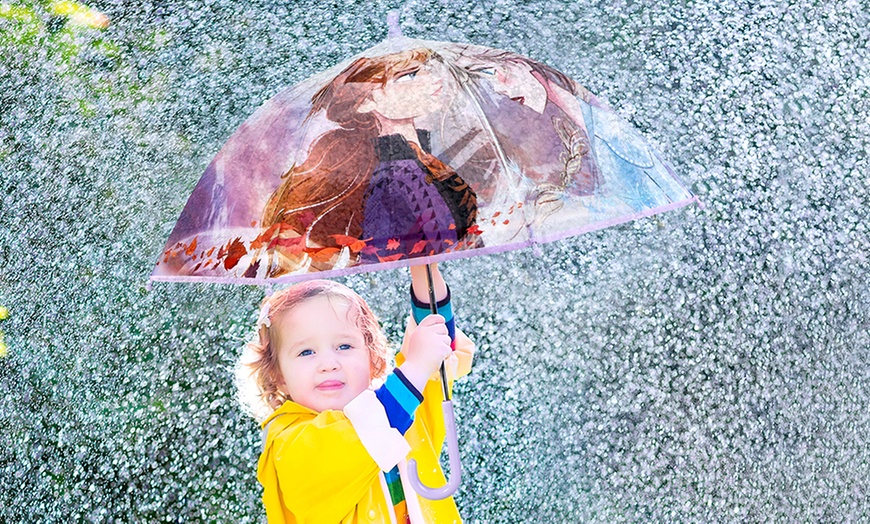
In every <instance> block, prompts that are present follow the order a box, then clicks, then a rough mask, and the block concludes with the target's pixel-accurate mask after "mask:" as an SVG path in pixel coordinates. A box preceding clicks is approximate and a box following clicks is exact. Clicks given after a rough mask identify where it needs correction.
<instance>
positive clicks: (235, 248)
mask: <svg viewBox="0 0 870 524" xmlns="http://www.w3.org/2000/svg"><path fill="white" fill-rule="evenodd" d="M247 254H248V250H247V249H245V244H243V243H242V239H241V237H236V239H235V240H232V241H230V242H229V243H228V244H227V258H226V260H224V267H225V268H226V269H228V270H229V269H232V268H234V267H236V265H237V264H238V263H239V260H241V258H242V257H243V256H245V255H247Z"/></svg>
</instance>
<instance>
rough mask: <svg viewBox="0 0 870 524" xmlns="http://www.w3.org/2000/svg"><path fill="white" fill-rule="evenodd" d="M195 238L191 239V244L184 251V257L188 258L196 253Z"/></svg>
mask: <svg viewBox="0 0 870 524" xmlns="http://www.w3.org/2000/svg"><path fill="white" fill-rule="evenodd" d="M196 238H197V237H193V242H191V243H190V245H189V246H187V249H185V250H184V254H185V255H187V256H190V255H192V254H193V252H194V251H196Z"/></svg>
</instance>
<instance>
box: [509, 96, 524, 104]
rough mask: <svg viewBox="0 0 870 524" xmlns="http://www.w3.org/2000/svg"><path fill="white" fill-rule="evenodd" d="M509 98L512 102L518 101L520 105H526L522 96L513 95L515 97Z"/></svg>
mask: <svg viewBox="0 0 870 524" xmlns="http://www.w3.org/2000/svg"><path fill="white" fill-rule="evenodd" d="M511 100H513V101H514V102H516V103H518V104H519V105H521V106H524V105H526V98H525V97H523V96H515V97H513V98H511Z"/></svg>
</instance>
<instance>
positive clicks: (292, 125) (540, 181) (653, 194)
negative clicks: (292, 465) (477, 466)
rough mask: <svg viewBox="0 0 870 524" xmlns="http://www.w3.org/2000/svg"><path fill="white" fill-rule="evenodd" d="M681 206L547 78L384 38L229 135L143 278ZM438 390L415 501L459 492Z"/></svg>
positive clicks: (614, 120)
mask: <svg viewBox="0 0 870 524" xmlns="http://www.w3.org/2000/svg"><path fill="white" fill-rule="evenodd" d="M692 202H697V199H696V197H695V196H694V195H693V194H692V193H691V192H690V191H689V190H688V189H687V188H686V187H685V186H684V185H683V184H682V183H681V182H680V181H679V180H678V179H677V177H676V176H675V174H674V172H673V170H672V169H671V167H670V166H669V165H668V164H667V163H666V162H665V161H664V160H663V159H662V157H661V156H660V155H659V153H658V152H656V151H655V150H654V149H653V148H652V147H650V145H649V143H648V142H647V141H646V140H645V139H644V138H643V137H642V136H641V135H640V134H639V133H638V132H637V131H635V130H634V129H633V128H632V127H631V126H630V125H629V124H628V123H627V122H626V121H625V120H623V119H622V118H620V117H619V116H618V115H616V114H615V113H614V112H613V111H612V110H611V109H610V108H608V107H607V106H606V105H605V104H604V103H602V102H601V101H599V100H598V99H597V98H596V97H595V96H594V95H592V94H591V93H590V92H589V91H587V90H586V89H585V88H583V87H582V86H581V85H579V84H577V83H576V82H574V81H573V80H571V79H570V78H568V77H567V76H566V75H564V74H563V73H560V72H559V71H557V70H555V69H553V68H551V67H549V66H547V65H544V64H542V63H540V62H536V61H534V60H531V59H528V58H525V57H522V56H520V55H517V54H514V53H510V52H507V51H500V50H496V49H491V48H487V47H481V46H475V45H468V44H456V43H445V42H434V41H424V40H415V39H411V38H406V37H404V36H401V35H400V34H398V31H395V24H393V27H392V29H391V36H390V37H389V38H387V40H385V41H384V42H382V43H380V44H378V45H377V46H375V47H373V48H371V49H368V50H367V51H364V52H363V53H361V54H359V55H357V56H355V57H353V58H350V59H348V60H346V61H344V62H342V63H340V64H338V65H336V66H334V67H332V68H330V69H328V70H326V71H324V72H322V73H320V74H317V75H315V76H313V77H311V78H309V79H307V80H305V81H303V82H301V83H299V84H297V85H295V86H293V87H290V88H289V89H286V90H284V91H282V92H280V93H278V94H277V95H275V96H274V97H273V98H271V99H270V100H268V101H267V102H266V103H264V104H263V105H262V106H261V107H260V108H259V109H258V110H257V111H256V112H255V113H254V114H253V115H251V117H250V118H248V120H247V121H245V122H244V123H243V124H242V125H241V127H239V129H238V130H237V131H236V132H235V133H234V134H233V135H232V136H231V137H230V138H229V140H228V141H227V142H226V144H225V145H224V146H223V147H222V148H221V150H220V151H219V152H218V153H217V155H216V156H215V158H214V159H213V160H212V162H211V164H210V165H209V166H208V168H207V169H206V171H205V173H204V174H203V175H202V178H201V179H200V181H199V183H198V184H197V186H196V187H195V189H194V190H193V193H192V195H191V196H190V198H189V200H188V202H187V205H186V206H185V207H184V209H183V211H182V212H181V217H180V218H179V220H178V222H177V224H176V225H175V228H174V230H173V231H172V233H171V235H170V236H169V239H168V241H167V243H166V246H165V247H164V249H163V252H162V254H161V255H160V256H159V259H158V261H157V264H156V267H155V268H154V271H153V273H152V275H151V280H155V281H176V282H177V281H181V282H223V283H238V284H261V285H263V284H271V283H290V282H295V281H301V280H306V279H311V278H323V277H331V276H340V275H347V274H350V273H357V272H362V271H375V270H380V269H387V268H396V267H401V266H410V265H416V264H430V263H434V262H438V261H443V260H450V259H457V258H463V257H470V256H475V255H481V254H487V253H494V252H501V251H507V250H513V249H520V248H525V247H528V246H533V245H535V244H537V243H542V242H550V241H553V240H558V239H561V238H565V237H569V236H573V235H578V234H581V233H584V232H587V231H592V230H597V229H601V228H604V227H608V226H611V225H615V224H620V223H624V222H627V221H630V220H634V219H637V218H640V217H644V216H649V215H653V214H656V213H661V212H664V211H668V210H672V209H676V208H679V207H682V206H685V205H688V204H690V203H692ZM431 303H432V304H433V305H434V303H435V301H434V299H433V300H431ZM433 307H434V306H433ZM443 378H444V372H443V367H442V379H443ZM444 382H445V387H444V393H445V403H444V408H445V409H444V414H445V421H446V425H447V428H448V436H447V441H448V451H449V455H450V464H451V479H450V481H449V482H448V484H447V486H444V487H442V488H430V487H427V486H424V485H422V484H421V483H420V482H419V480H418V478H417V475H416V469H415V468H414V467H412V466H413V465H412V464H409V471H411V475H412V477H414V478H413V479H411V480H412V482H414V483H415V487H417V488H419V490H418V493H420V494H421V495H423V496H426V497H428V498H444V497H447V496H449V495H450V494H452V493H453V492H454V491H455V490H456V488H457V487H458V485H459V479H460V467H459V453H458V445H457V441H456V432H455V424H454V421H453V408H452V403H451V402H450V400H449V398H448V388H447V386H446V380H445V381H444Z"/></svg>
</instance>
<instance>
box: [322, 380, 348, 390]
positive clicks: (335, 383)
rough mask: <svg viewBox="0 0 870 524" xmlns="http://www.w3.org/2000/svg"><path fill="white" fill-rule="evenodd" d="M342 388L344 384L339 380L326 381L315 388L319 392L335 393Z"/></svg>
mask: <svg viewBox="0 0 870 524" xmlns="http://www.w3.org/2000/svg"><path fill="white" fill-rule="evenodd" d="M343 387H344V382H341V381H340V380H326V381H323V382H321V383H320V384H318V385H317V386H315V388H316V389H318V390H320V391H335V390H336V389H341V388H343Z"/></svg>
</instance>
